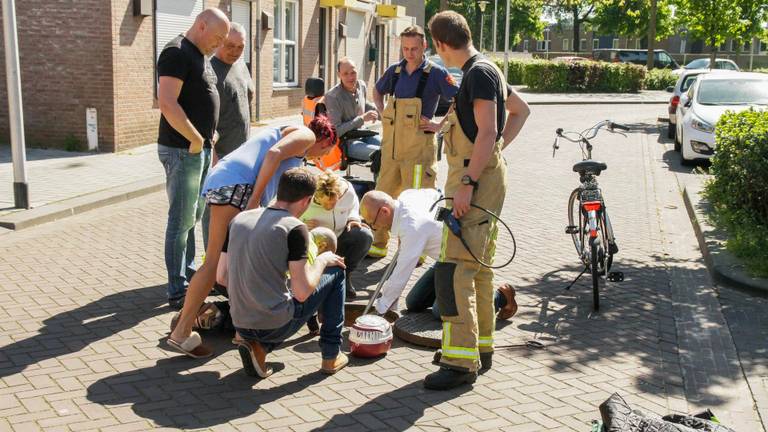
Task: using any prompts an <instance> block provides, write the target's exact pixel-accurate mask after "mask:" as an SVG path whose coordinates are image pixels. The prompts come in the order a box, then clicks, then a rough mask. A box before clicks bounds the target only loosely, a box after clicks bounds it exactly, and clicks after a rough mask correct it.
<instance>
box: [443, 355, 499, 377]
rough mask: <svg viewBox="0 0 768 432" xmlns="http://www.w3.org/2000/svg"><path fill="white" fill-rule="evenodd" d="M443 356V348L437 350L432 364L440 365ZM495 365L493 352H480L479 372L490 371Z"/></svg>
mask: <svg viewBox="0 0 768 432" xmlns="http://www.w3.org/2000/svg"><path fill="white" fill-rule="evenodd" d="M441 358H443V350H437V351H435V356H434V357H432V364H433V365H436V366H440V359H441ZM492 366H493V352H484V353H480V370H479V371H478V373H479V374H484V373H485V372H488V371H489V370H490V369H491V367H492Z"/></svg>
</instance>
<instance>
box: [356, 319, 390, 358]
mask: <svg viewBox="0 0 768 432" xmlns="http://www.w3.org/2000/svg"><path fill="white" fill-rule="evenodd" d="M391 346H392V325H391V324H390V323H389V321H387V320H386V319H384V318H383V317H380V316H378V315H363V316H361V317H359V318H357V319H356V320H355V323H354V324H353V325H352V328H350V330H349V347H350V354H352V355H353V356H355V357H363V358H371V357H378V356H381V355H385V354H386V353H387V352H389V348H390V347H391Z"/></svg>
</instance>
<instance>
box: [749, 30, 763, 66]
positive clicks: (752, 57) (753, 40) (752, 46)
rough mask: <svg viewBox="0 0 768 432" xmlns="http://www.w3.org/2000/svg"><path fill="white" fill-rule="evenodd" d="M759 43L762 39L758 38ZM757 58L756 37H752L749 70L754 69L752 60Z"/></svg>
mask: <svg viewBox="0 0 768 432" xmlns="http://www.w3.org/2000/svg"><path fill="white" fill-rule="evenodd" d="M757 43H758V44H759V43H760V40H759V39H758V41H757ZM754 59H755V38H754V37H753V38H752V41H751V42H750V44H749V70H750V71H751V70H752V61H753V60H754Z"/></svg>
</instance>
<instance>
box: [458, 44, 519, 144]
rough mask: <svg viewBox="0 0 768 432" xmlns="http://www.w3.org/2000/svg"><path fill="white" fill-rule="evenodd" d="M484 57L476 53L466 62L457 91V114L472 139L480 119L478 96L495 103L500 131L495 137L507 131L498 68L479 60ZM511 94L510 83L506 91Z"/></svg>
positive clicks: (466, 133)
mask: <svg viewBox="0 0 768 432" xmlns="http://www.w3.org/2000/svg"><path fill="white" fill-rule="evenodd" d="M481 58H484V57H483V56H482V55H481V54H479V53H478V54H475V55H473V56H472V57H470V58H469V60H467V62H466V63H464V66H462V67H461V71H462V72H463V73H464V75H463V77H462V79H461V86H460V87H459V92H458V93H457V94H456V108H455V109H456V115H457V116H458V118H459V124H460V125H461V129H462V130H463V131H464V134H465V135H467V138H469V139H470V141H472V142H475V138H477V122H476V121H475V112H474V102H475V99H484V100H489V101H494V102H496V125H497V129H498V133H497V135H496V140H498V139H499V138H501V133H502V131H503V130H504V121H505V120H506V112H505V109H504V103H503V101H504V97H502V93H501V88H502V85H503V84H502V82H501V77H500V76H499V74H498V72H496V69H495V68H494V67H493V66H491V65H489V64H487V63H484V62H483V63H477V61H478V60H480V59H481ZM511 93H512V88H511V87H509V86H507V94H508V95H509V94H511Z"/></svg>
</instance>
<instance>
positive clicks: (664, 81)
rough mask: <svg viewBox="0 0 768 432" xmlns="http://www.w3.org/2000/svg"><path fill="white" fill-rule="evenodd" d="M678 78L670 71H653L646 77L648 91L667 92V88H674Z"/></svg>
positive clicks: (645, 86)
mask: <svg viewBox="0 0 768 432" xmlns="http://www.w3.org/2000/svg"><path fill="white" fill-rule="evenodd" d="M677 78H678V76H677V75H675V74H673V73H672V71H671V70H670V69H652V70H650V71H648V74H646V75H645V85H644V86H643V87H644V88H645V89H646V90H665V89H666V88H667V87H670V86H674V85H675V83H676V82H677Z"/></svg>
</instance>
